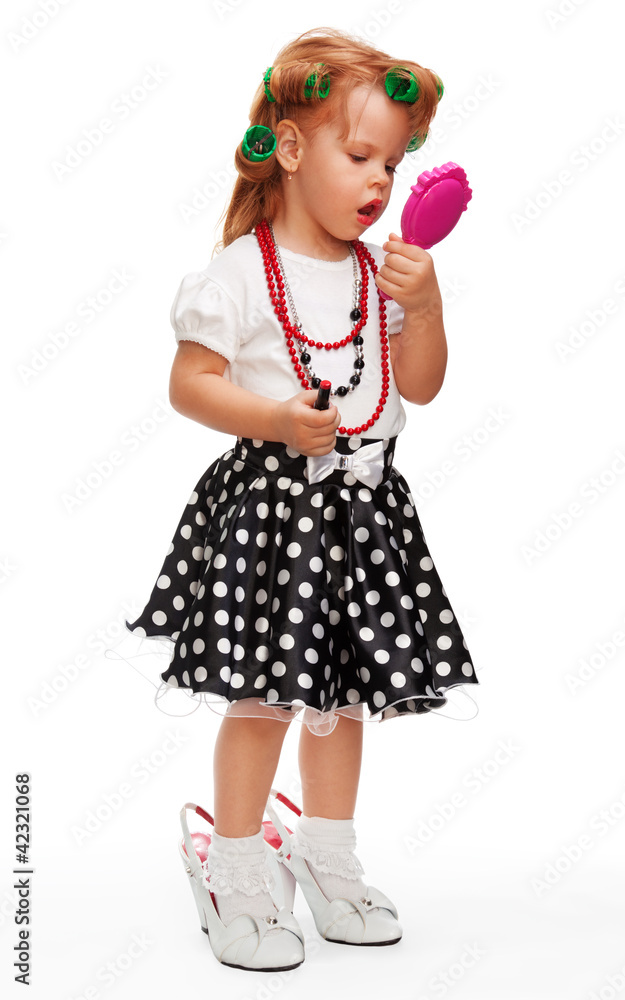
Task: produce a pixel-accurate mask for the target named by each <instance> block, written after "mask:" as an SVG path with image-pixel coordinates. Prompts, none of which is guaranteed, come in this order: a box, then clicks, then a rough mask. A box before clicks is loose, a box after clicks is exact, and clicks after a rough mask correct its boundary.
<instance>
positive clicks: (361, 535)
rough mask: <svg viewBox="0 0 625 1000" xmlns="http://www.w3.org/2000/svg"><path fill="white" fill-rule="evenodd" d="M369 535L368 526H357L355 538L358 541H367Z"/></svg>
mask: <svg viewBox="0 0 625 1000" xmlns="http://www.w3.org/2000/svg"><path fill="white" fill-rule="evenodd" d="M368 537H369V531H368V529H367V528H356V530H355V532H354V538H355V539H356V541H357V542H366V541H367V539H368Z"/></svg>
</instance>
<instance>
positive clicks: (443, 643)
mask: <svg viewBox="0 0 625 1000" xmlns="http://www.w3.org/2000/svg"><path fill="white" fill-rule="evenodd" d="M436 645H437V646H438V648H439V649H449V647H450V646H451V639H450V638H449V636H448V635H439V637H438V639H437V640H436Z"/></svg>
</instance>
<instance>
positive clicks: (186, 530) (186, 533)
mask: <svg viewBox="0 0 625 1000" xmlns="http://www.w3.org/2000/svg"><path fill="white" fill-rule="evenodd" d="M191 532H192V528H191V525H190V524H183V526H182V528H181V529H180V534H181V535H182V537H183V538H191Z"/></svg>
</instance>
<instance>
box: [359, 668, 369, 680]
mask: <svg viewBox="0 0 625 1000" xmlns="http://www.w3.org/2000/svg"><path fill="white" fill-rule="evenodd" d="M370 677H371V674H370V673H369V670H368V669H367V667H361V668H360V679H361V681H362V682H363V684H368V683H369V679H370Z"/></svg>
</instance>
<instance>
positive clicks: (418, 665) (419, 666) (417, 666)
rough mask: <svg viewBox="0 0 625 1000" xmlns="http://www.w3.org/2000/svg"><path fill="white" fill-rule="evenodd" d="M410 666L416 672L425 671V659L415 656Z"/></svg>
mask: <svg viewBox="0 0 625 1000" xmlns="http://www.w3.org/2000/svg"><path fill="white" fill-rule="evenodd" d="M410 666H411V667H412V669H413V670H414V671H416V673H418V674H422V673H423V660H420V659H419V657H418V656H415V658H414V659H413V660H411V661H410Z"/></svg>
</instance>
